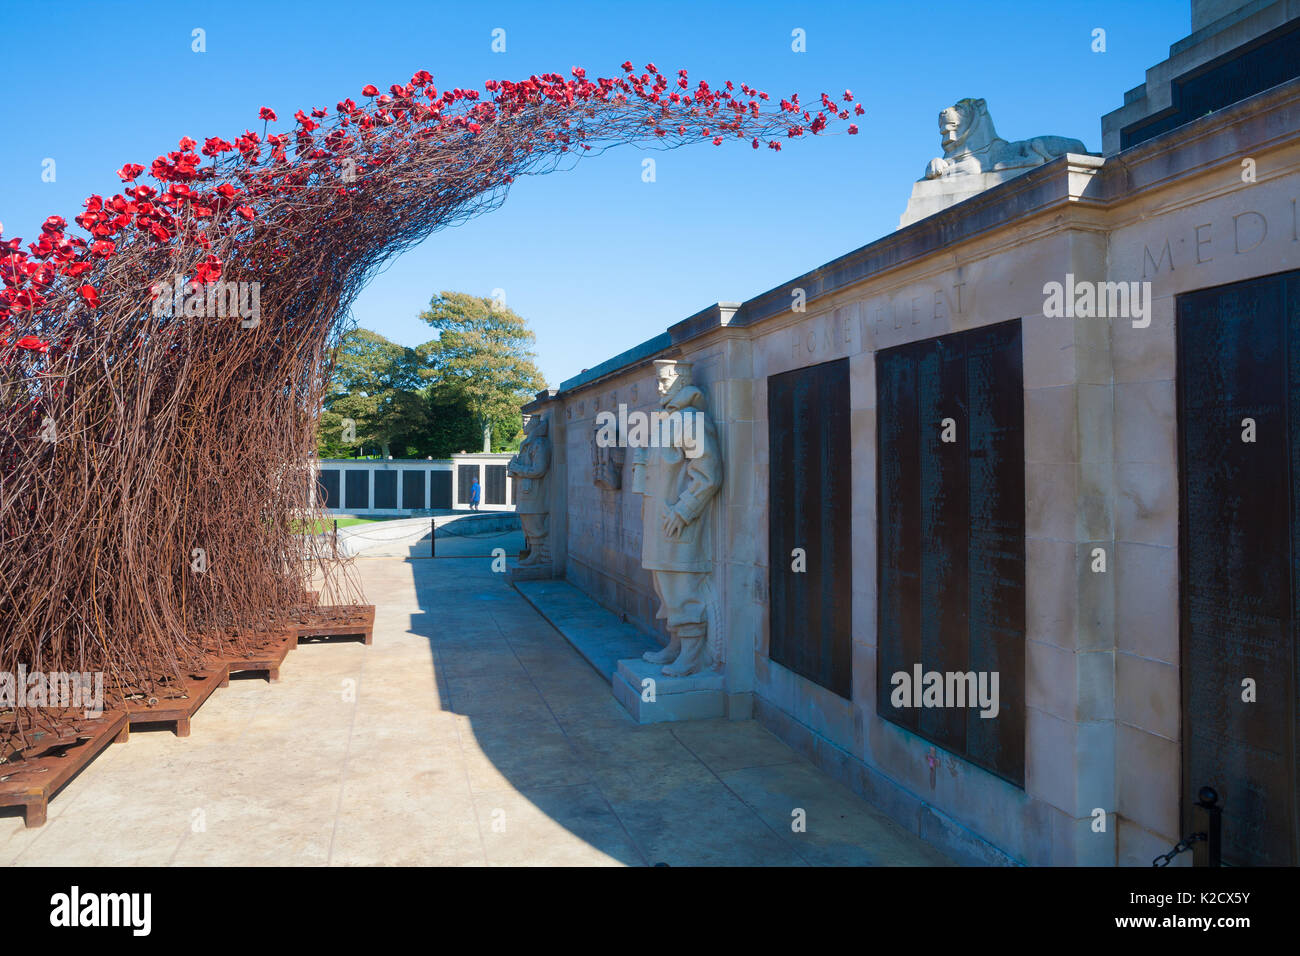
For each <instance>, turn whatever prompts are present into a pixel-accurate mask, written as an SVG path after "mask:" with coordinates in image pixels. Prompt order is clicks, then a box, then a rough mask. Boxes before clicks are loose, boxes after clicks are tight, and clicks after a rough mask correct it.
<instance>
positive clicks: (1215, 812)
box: [1192, 787, 1223, 866]
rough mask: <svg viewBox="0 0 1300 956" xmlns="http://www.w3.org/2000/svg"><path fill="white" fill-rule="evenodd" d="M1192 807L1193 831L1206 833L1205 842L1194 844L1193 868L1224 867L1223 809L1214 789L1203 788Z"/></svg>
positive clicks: (1200, 841) (1198, 841)
mask: <svg viewBox="0 0 1300 956" xmlns="http://www.w3.org/2000/svg"><path fill="white" fill-rule="evenodd" d="M1196 797H1197V800H1196V804H1195V806H1193V807H1192V830H1193V831H1194V832H1196V833H1204V834H1205V839H1204V840H1197V841H1196V842H1195V843H1194V844H1192V866H1222V865H1223V864H1222V863H1221V862H1220V846H1221V840H1222V836H1223V808H1222V807H1220V806H1219V794H1218V792H1216V791H1215V789H1214V788H1213V787H1201V789H1200V792H1199V793H1197V795H1196Z"/></svg>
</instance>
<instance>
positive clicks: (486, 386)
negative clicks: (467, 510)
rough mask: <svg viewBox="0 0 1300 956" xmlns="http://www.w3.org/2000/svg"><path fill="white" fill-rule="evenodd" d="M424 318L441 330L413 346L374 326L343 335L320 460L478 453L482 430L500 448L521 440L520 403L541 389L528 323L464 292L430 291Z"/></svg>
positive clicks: (325, 415)
mask: <svg viewBox="0 0 1300 956" xmlns="http://www.w3.org/2000/svg"><path fill="white" fill-rule="evenodd" d="M421 318H423V319H424V320H425V321H427V322H428V323H429V324H430V325H431V326H433V327H434V328H435V329H437V330H438V332H439V336H438V338H437V339H434V340H432V341H430V342H427V343H425V344H424V345H420V346H418V347H416V348H409V347H407V346H403V345H398V344H397V343H395V342H391V341H389V340H388V339H386V338H385V337H384V336H382V335H380V334H379V333H378V332H373V331H370V330H369V329H352V330H350V331H349V332H347V333H345V334H344V336H343V338H342V340H341V342H340V344H339V348H338V350H337V353H336V355H335V363H334V369H333V373H332V376H331V379H330V386H329V389H328V392H327V394H326V398H325V405H324V409H323V411H322V412H321V416H320V427H319V431H318V439H317V451H318V454H319V455H320V456H321V457H322V458H351V457H355V456H358V455H366V454H378V455H381V456H384V457H386V456H388V455H392V456H393V457H395V458H423V457H426V456H432V457H434V458H446V457H448V456H449V455H451V454H453V453H455V452H458V451H479V450H480V449H481V448H482V443H483V431H484V428H485V427H487V428H489V429H490V431H491V436H492V447H493V450H494V451H508V450H512V449H513V448H515V447H517V446H518V444H519V439H520V437H521V434H522V428H523V421H522V416H521V415H520V412H519V406H520V405H522V404H523V403H524V402H526V401H528V400H529V399H530V398H532V397H533V395H534V394H535V393H536V392H537V391H538V390H539V389H541V388H544V387H545V381H544V380H543V379H542V377H541V374H540V373H539V372H538V371H537V367H536V365H535V364H534V361H533V359H534V356H533V352H532V350H531V345H532V343H533V341H534V336H533V333H532V331H531V330H530V329H529V328H528V326H527V323H526V322H525V320H524V319H523V318H522V317H520V316H519V315H518V314H516V313H514V312H512V311H510V310H508V309H501V308H496V309H494V308H493V301H492V300H491V299H486V298H480V297H476V296H470V295H466V294H464V293H458V292H443V293H441V294H439V295H437V296H434V298H433V300H432V301H431V303H430V307H429V309H428V310H426V311H425V312H423V313H421ZM348 421H351V422H352V427H351V429H348V428H346V427H345V425H346V423H347V422H348ZM349 438H351V439H352V440H349Z"/></svg>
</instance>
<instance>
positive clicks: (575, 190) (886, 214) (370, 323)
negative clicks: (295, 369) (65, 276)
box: [0, 0, 1190, 387]
mask: <svg viewBox="0 0 1300 956" xmlns="http://www.w3.org/2000/svg"><path fill="white" fill-rule="evenodd" d="M1189 6H1190V4H1189V2H1188V0H1126V2H1120V0H1098V2H1091V3H1089V2H1084V3H1074V4H1058V3H1049V2H1035V0H1017V2H1012V0H981V2H978V3H975V2H970V0H966V2H950V0H929V2H926V3H915V2H913V3H899V2H897V0H883V2H882V0H860V2H856V3H814V4H807V3H791V2H783V3H766V2H753V3H746V4H743V5H741V4H712V3H707V2H690V3H660V4H646V3H625V2H610V3H605V4H594V3H552V4H539V3H536V2H533V3H512V2H501V3H493V4H491V5H486V4H473V3H458V4H442V3H421V2H410V3H401V4H369V3H358V2H355V0H352V2H347V3H340V2H334V0H314V2H309V3H298V2H280V0H261V2H256V3H254V2H245V0H233V2H232V0H224V2H219V3H202V2H183V0H180V2H178V0H171V2H144V0H121V2H119V0H99V2H61V0H45V2H39V3H30V2H15V0H0V70H3V76H4V77H5V80H6V87H7V90H6V92H7V95H6V110H5V113H6V115H5V120H4V131H5V132H4V138H3V140H2V141H0V223H3V224H4V235H5V237H6V238H12V237H13V236H23V237H24V238H26V239H31V238H32V237H34V235H35V234H36V232H37V231H38V228H39V224H40V223H41V222H42V221H43V220H44V218H45V217H46V216H48V215H52V214H56V213H57V214H59V215H63V216H65V217H67V218H68V219H69V220H71V218H72V216H73V215H74V214H76V213H77V212H79V211H80V207H81V202H82V200H83V199H84V198H85V197H86V196H87V195H89V194H90V193H92V192H101V193H105V194H107V193H109V192H112V191H116V190H117V189H118V188H119V187H120V185H121V184H120V182H119V181H118V179H117V177H116V175H115V174H114V171H115V170H116V169H117V168H118V167H119V166H120V165H121V164H122V163H124V162H128V161H131V162H141V163H144V164H145V165H148V163H149V162H150V161H151V160H152V159H153V157H154V156H156V155H158V154H159V153H161V152H163V151H165V150H167V149H174V148H175V146H176V141H177V140H178V139H179V138H180V137H181V136H183V135H189V136H193V137H195V138H201V137H203V136H212V135H221V136H224V137H226V138H228V139H229V138H233V136H234V135H237V134H239V133H240V132H242V131H243V130H244V129H246V128H248V129H256V130H258V131H260V129H261V122H260V121H259V120H258V119H257V110H258V107H260V106H270V107H272V108H273V109H275V110H276V111H277V113H278V114H279V115H280V116H281V117H284V118H288V117H290V116H291V115H292V114H293V112H294V110H296V109H299V108H310V107H312V106H325V107H328V108H330V109H331V110H332V109H333V106H334V104H335V103H336V102H337V101H338V100H340V99H343V98H344V97H347V96H351V97H353V98H354V99H358V100H360V99H361V97H360V89H361V87H362V86H364V85H365V84H366V83H374V84H375V85H377V86H379V87H380V88H381V89H385V88H387V87H388V86H389V85H390V84H392V83H404V82H406V81H407V80H408V79H409V78H410V76H411V74H412V73H413V72H415V71H416V70H418V69H427V70H429V71H430V72H432V73H433V74H434V80H435V83H436V84H437V85H438V86H439V87H443V88H450V87H453V86H464V87H469V86H475V87H480V88H481V86H482V83H483V81H485V80H488V79H517V78H521V77H525V76H527V75H528V74H530V73H541V72H549V71H554V72H560V73H564V74H566V75H567V74H568V71H569V68H570V67H572V66H575V65H576V66H583V67H585V68H586V69H587V71H588V73H589V75H592V76H597V75H600V76H611V75H616V74H617V73H618V64H620V63H621V62H623V60H625V59H631V60H632V61H633V62H634V63H636V64H637V65H638V66H640V65H642V64H644V63H646V62H651V61H652V62H654V63H655V64H656V65H657V66H658V67H659V68H660V69H661V70H665V71H669V70H672V71H675V70H677V69H679V68H686V69H689V70H690V74H691V78H692V82H694V81H695V80H698V79H705V80H708V81H709V82H710V84H712V85H717V84H719V83H721V82H722V81H724V80H727V79H731V80H733V81H735V82H736V83H737V84H739V83H740V82H742V81H743V82H747V83H750V84H752V85H754V86H757V87H758V88H759V89H763V90H765V91H767V92H768V93H769V94H772V96H773V98H774V100H775V99H776V98H779V97H780V96H786V95H788V94H790V93H792V92H798V93H800V94H801V96H802V98H803V99H804V100H813V99H815V97H816V95H817V94H819V93H821V92H822V91H823V90H825V91H827V92H830V93H833V94H835V93H839V92H841V91H843V90H844V89H845V88H849V89H851V90H852V91H853V92H854V94H855V96H857V98H858V99H859V100H860V101H861V102H862V103H863V104H864V105H865V107H866V109H867V114H866V115H865V116H864V117H862V118H860V119H859V120H858V121H857V122H858V125H859V127H860V129H861V133H860V135H858V136H854V137H850V136H843V135H839V136H835V137H825V138H822V139H818V140H813V139H805V140H803V141H796V142H793V143H788V144H787V146H786V148H785V149H784V150H782V151H781V152H780V153H774V152H773V151H771V150H767V149H761V150H752V149H750V148H749V147H748V146H747V145H745V144H743V143H740V142H739V141H736V142H728V143H726V144H724V145H723V146H720V147H714V146H712V145H709V144H703V145H700V146H692V147H687V148H684V149H680V150H676V151H671V152H661V151H655V152H643V151H641V150H639V149H637V148H635V147H621V148H618V149H615V150H611V151H609V152H607V153H605V154H604V155H603V156H599V157H593V158H589V159H587V160H584V161H582V162H581V163H579V164H578V165H577V167H576V168H575V169H572V170H570V171H567V172H561V173H556V174H552V175H549V176H542V177H534V178H527V179H524V180H521V181H520V182H518V183H516V185H515V186H514V187H513V189H512V190H511V192H510V196H509V198H508V199H507V200H506V203H505V205H504V206H502V207H501V208H499V209H497V210H496V211H494V212H491V213H488V214H487V215H484V216H481V217H479V218H477V219H475V220H472V221H471V222H469V223H467V224H465V225H461V226H457V227H454V228H452V229H450V230H446V231H444V232H440V233H437V234H435V235H433V236H431V237H429V238H428V239H427V240H426V241H425V242H424V243H422V244H421V245H420V246H419V247H417V248H414V249H411V250H409V251H408V252H407V253H405V254H404V255H403V256H401V257H400V258H398V259H396V260H394V261H392V262H391V263H390V264H389V266H388V268H387V269H386V270H385V271H384V272H383V273H381V274H380V275H379V276H378V277H377V278H376V279H375V280H374V281H373V282H372V283H371V284H370V285H369V286H368V287H367V288H366V290H365V291H364V292H363V293H362V294H361V296H360V298H359V299H358V300H357V302H356V303H355V305H354V309H353V312H354V316H355V318H356V321H357V322H358V324H360V325H362V326H364V327H366V328H371V329H375V330H376V331H379V332H380V333H382V334H384V335H386V336H388V337H389V338H392V339H394V340H396V341H398V342H402V343H404V344H407V345H415V344H418V343H420V342H423V341H426V340H427V339H429V338H431V337H432V334H431V330H430V329H429V328H428V326H426V325H425V324H424V323H422V322H420V321H419V319H418V318H417V315H418V313H419V311H420V310H421V309H422V308H424V307H425V306H426V305H427V304H428V301H429V298H430V296H431V295H432V294H433V293H434V292H436V291H438V290H440V289H455V290H460V291H465V292H473V293H476V294H480V295H489V294H491V293H492V290H494V289H502V290H504V292H505V295H506V301H507V303H508V304H509V305H510V306H511V307H512V308H513V309H515V310H516V311H518V312H519V313H520V314H522V315H523V316H524V317H525V318H527V319H528V320H529V322H530V323H531V325H532V327H533V328H534V329H535V331H536V332H537V338H538V342H537V352H538V356H539V364H540V367H541V369H542V372H543V374H544V375H545V376H546V378H547V380H548V382H549V383H550V385H551V386H552V387H554V386H556V385H558V384H559V382H560V380H562V379H564V378H568V377H570V376H572V375H574V374H575V373H577V372H578V371H580V370H581V369H583V368H586V367H589V366H592V365H595V364H597V363H598V362H600V361H602V360H603V359H605V358H608V357H609V356H611V355H613V354H615V353H617V352H620V351H622V350H624V349H626V348H629V347H631V346H633V345H636V344H638V343H639V342H641V341H643V340H645V339H647V338H649V337H650V336H652V335H655V334H658V333H659V332H662V331H663V330H664V328H666V327H667V326H668V325H670V324H672V323H673V322H676V321H678V320H680V319H682V318H685V317H686V316H687V315H690V314H691V313H693V312H696V311H698V310H699V309H702V308H704V307H706V306H708V305H710V304H711V303H713V302H716V301H720V300H721V301H727V300H742V299H745V298H748V297H750V296H753V295H755V294H757V293H760V292H763V291H765V290H767V289H769V288H771V287H773V286H775V285H777V284H779V283H780V282H782V281H784V280H785V279H788V278H791V277H793V276H796V275H798V274H800V273H802V272H805V271H807V270H808V269H811V268H815V267H816V266H818V265H820V264H822V263H823V262H826V261H828V260H830V259H833V258H835V257H836V256H839V255H842V254H843V253H845V252H848V251H849V250H851V249H855V248H857V247H858V246H861V245H864V244H866V243H868V242H871V241H872V240H874V239H877V238H879V237H881V236H883V235H885V234H887V233H889V232H891V231H893V229H894V228H895V227H896V225H897V223H898V216H899V214H900V213H901V212H902V211H903V207H904V206H905V205H906V203H907V197H908V195H909V192H910V189H911V183H912V181H913V180H915V179H916V178H917V177H918V176H920V175H921V172H922V170H923V169H924V166H925V164H926V162H927V161H928V160H929V159H930V158H931V157H932V156H935V155H937V154H938V152H939V147H938V132H937V126H936V116H937V113H938V111H939V110H940V109H941V108H942V107H944V106H947V105H949V104H951V103H953V102H955V101H956V100H958V99H960V98H962V97H965V96H974V97H983V98H984V99H986V100H987V101H988V104H989V109H990V111H991V112H992V115H993V119H994V121H995V123H996V126H997V129H998V132H999V134H1000V135H1002V136H1003V137H1004V138H1007V139H1023V138H1025V137H1029V136H1035V135H1042V134H1057V135H1062V136H1073V137H1076V138H1079V139H1082V140H1083V141H1084V143H1085V144H1086V145H1087V147H1088V148H1089V149H1090V150H1092V151H1094V152H1098V151H1100V149H1101V125H1100V118H1101V115H1102V114H1103V113H1106V112H1109V111H1110V110H1113V109H1115V108H1117V107H1119V106H1120V105H1121V104H1122V102H1123V94H1124V91H1125V90H1127V89H1129V88H1131V87H1134V86H1137V85H1138V84H1139V83H1141V82H1142V81H1143V79H1144V77H1145V72H1144V71H1145V70H1146V68H1147V67H1149V66H1152V65H1154V64H1155V63H1157V62H1159V61H1160V60H1163V59H1164V58H1165V57H1166V56H1167V55H1168V48H1169V45H1170V44H1171V43H1173V42H1175V41H1176V40H1178V39H1180V38H1182V37H1183V36H1185V35H1186V34H1187V33H1188V32H1189V30H1190V22H1189V21H1190V14H1189ZM195 28H201V29H203V30H204V31H206V45H207V51H206V52H204V53H195V52H193V51H192V50H191V43H192V40H191V36H192V34H191V31H192V30H194V29H195ZM496 28H501V29H504V30H505V31H506V32H505V39H506V52H505V53H494V52H492V50H491V44H492V31H493V30H494V29H496ZM796 28H799V29H802V30H803V31H805V35H806V38H807V52H804V53H795V52H792V50H791V31H792V30H794V29H796ZM1096 28H1101V29H1104V30H1105V31H1106V51H1105V52H1104V53H1094V52H1093V51H1092V49H1091V46H1092V42H1093V41H1092V36H1093V30H1094V29H1096ZM291 123H292V121H291V120H290V121H289V122H287V123H286V122H284V121H282V122H281V123H280V124H279V125H278V126H276V127H273V128H274V129H288V128H289V127H290V126H291ZM645 156H653V157H654V158H655V160H656V164H657V170H656V172H657V179H656V181H655V182H654V183H646V182H643V181H642V178H641V160H642V159H643V158H644V157H645ZM46 158H52V159H54V160H55V162H56V164H57V165H56V179H55V181H54V182H53V183H46V182H42V180H41V172H42V161H43V160H44V159H46Z"/></svg>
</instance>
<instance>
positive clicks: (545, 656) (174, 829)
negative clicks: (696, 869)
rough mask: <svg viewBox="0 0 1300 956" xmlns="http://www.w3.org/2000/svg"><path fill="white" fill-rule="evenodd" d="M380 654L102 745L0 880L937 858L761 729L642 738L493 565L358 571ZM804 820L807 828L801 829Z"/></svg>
mask: <svg viewBox="0 0 1300 956" xmlns="http://www.w3.org/2000/svg"><path fill="white" fill-rule="evenodd" d="M357 566H358V568H359V569H360V571H361V574H362V578H363V580H364V582H365V587H366V593H367V596H368V598H369V600H370V601H372V602H373V603H374V604H375V605H376V606H377V612H376V626H375V640H374V644H373V646H371V647H365V646H363V645H361V644H360V643H333V644H310V645H303V646H301V647H300V648H298V649H297V650H296V651H294V652H293V653H291V654H290V655H289V658H288V659H287V660H286V662H285V666H284V669H283V671H282V680H281V682H280V683H278V684H275V685H268V684H267V683H266V682H265V681H264V680H260V679H238V678H237V679H234V680H232V681H231V686H230V687H229V688H226V689H222V690H218V691H217V693H216V694H215V695H214V696H213V697H212V698H211V699H210V700H209V701H208V703H207V704H206V705H205V706H204V707H203V709H202V710H201V711H200V712H199V713H198V715H197V716H196V717H195V718H194V723H193V732H192V735H191V736H190V737H189V738H186V739H179V738H176V737H175V736H173V735H172V734H171V733H170V732H165V731H164V732H150V733H135V734H133V735H132V737H131V739H130V741H129V742H128V743H126V744H121V745H113V746H111V747H110V748H109V749H108V750H107V751H105V752H104V754H102V755H101V756H100V758H99V759H97V760H96V761H95V762H94V763H93V764H91V766H90V767H89V768H87V770H86V771H85V772H83V773H82V774H81V775H80V776H79V777H78V778H77V779H75V780H74V781H72V783H70V784H69V785H68V786H67V788H65V789H64V790H63V792H62V793H60V794H59V795H58V796H57V797H55V799H54V800H52V801H51V802H50V818H49V822H48V823H47V824H46V825H45V826H44V827H41V828H38V829H34V830H27V829H25V828H24V827H23V824H22V819H21V817H20V816H18V815H16V811H9V810H0V863H3V864H6V865H15V864H17V865H32V864H35V865H127V864H182V865H283V864H288V865H313V864H314V865H322V864H336V865H337V864H408V865H410V864H413V865H429V864H433V865H483V864H498V865H499V864H504V865H513V864H517V865H619V864H628V865H646V864H653V863H656V862H666V863H669V864H671V865H673V866H683V865H692V864H732V865H805V864H859V865H862V864H865V865H935V864H938V865H944V864H947V863H948V862H949V861H948V860H947V859H946V858H945V857H943V856H942V855H941V854H940V853H938V852H937V851H936V850H934V849H932V848H931V847H929V846H928V845H927V844H925V843H923V842H921V841H920V840H918V839H917V838H916V837H914V836H912V835H910V834H908V833H907V832H905V831H904V830H902V829H901V828H900V827H898V826H897V825H895V824H894V823H893V822H892V821H890V820H888V819H887V818H886V817H884V816H883V815H882V814H880V813H878V812H877V811H875V810H874V809H873V808H871V807H870V806H868V805H867V804H866V803H864V802H863V801H862V800H861V799H859V798H858V797H857V796H855V795H854V794H853V793H851V792H850V791H849V790H847V789H845V788H844V787H842V786H841V785H839V784H837V783H836V782H834V781H832V780H831V779H830V778H829V777H827V776H826V775H824V774H822V773H821V772H820V771H818V770H817V769H815V768H814V767H813V766H812V765H811V764H809V763H808V762H807V761H805V760H804V759H803V758H802V757H800V756H799V755H798V754H796V753H795V752H794V751H792V750H791V749H790V748H788V747H787V746H785V744H783V743H782V742H780V741H779V740H778V739H777V738H776V737H774V736H773V735H772V734H770V733H768V732H767V731H766V730H764V729H763V728H762V727H760V726H759V725H758V724H757V723H755V722H754V721H742V722H728V721H726V720H716V721H704V722H693V723H683V724H658V725H652V726H646V727H641V726H638V725H636V724H634V723H633V722H632V721H631V719H630V718H629V717H628V716H627V715H626V713H625V712H624V711H623V710H622V708H621V707H620V706H619V705H618V704H617V703H616V702H615V700H614V698H613V696H612V694H611V693H610V689H609V685H608V684H607V683H606V682H605V681H604V680H603V679H602V678H601V677H600V676H599V675H597V674H596V672H595V671H593V670H592V668H591V667H590V666H589V665H588V664H587V663H586V661H584V660H583V659H582V658H581V657H580V656H579V655H578V654H577V653H576V652H575V651H573V650H572V648H570V647H569V645H568V644H567V643H566V642H565V641H564V639H563V638H562V637H561V636H560V635H559V634H558V633H557V632H556V631H555V630H554V629H553V628H552V627H551V626H550V625H549V624H547V622H546V621H544V620H543V619H542V618H541V617H540V616H539V615H538V614H537V613H536V612H535V611H534V610H533V609H532V608H531V607H530V606H529V605H528V604H527V603H526V602H525V601H524V600H523V599H522V598H521V597H520V596H519V595H518V594H517V593H515V592H514V591H513V590H511V589H510V587H509V586H508V585H507V584H506V583H505V581H504V580H503V576H502V575H499V574H493V573H492V572H491V569H490V568H491V561H490V559H485V558H476V559H454V558H447V559H444V558H440V559H435V560H416V561H403V560H400V559H392V558H372V559H366V558H362V559H358V562H357ZM797 809H802V810H803V811H805V813H806V820H807V829H806V832H802V833H797V832H793V831H792V827H791V821H792V819H793V816H792V814H793V813H794V812H795V811H796V810H797Z"/></svg>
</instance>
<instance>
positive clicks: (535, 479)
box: [506, 415, 551, 568]
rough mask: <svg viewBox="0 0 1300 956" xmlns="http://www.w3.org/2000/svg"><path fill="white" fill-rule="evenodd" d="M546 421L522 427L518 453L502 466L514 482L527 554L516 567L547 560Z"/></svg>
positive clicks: (532, 421)
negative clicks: (512, 477)
mask: <svg viewBox="0 0 1300 956" xmlns="http://www.w3.org/2000/svg"><path fill="white" fill-rule="evenodd" d="M549 431H550V428H549V426H548V425H547V421H546V418H545V417H544V416H542V415H533V416H532V417H530V418H529V419H528V423H527V424H526V425H525V426H524V440H523V441H522V442H521V443H520V445H519V452H518V454H516V455H515V456H514V457H513V458H511V459H510V461H509V463H508V464H507V465H506V473H507V474H509V475H513V476H514V479H515V511H516V512H517V513H518V515H519V524H520V526H521V527H522V528H523V532H524V540H525V542H526V545H527V549H528V553H527V554H526V555H525V556H524V557H523V558H522V559H521V560H520V561H519V567H521V568H524V567H534V566H537V565H544V564H546V563H548V562H549V561H550V560H551V553H550V548H549V547H548V542H547V535H548V533H549V531H550V529H549V528H548V527H547V526H548V524H549V523H550V511H551V505H550V500H549V498H548V497H547V494H546V492H547V485H548V484H549V482H548V481H547V478H546V476H547V473H548V472H549V471H550V469H551V439H550V437H549V436H548V432H549Z"/></svg>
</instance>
